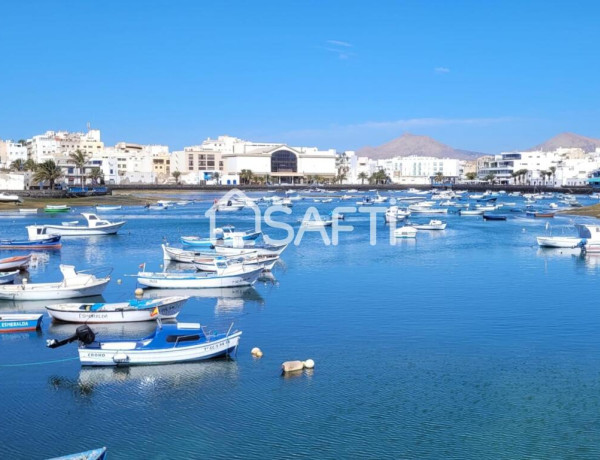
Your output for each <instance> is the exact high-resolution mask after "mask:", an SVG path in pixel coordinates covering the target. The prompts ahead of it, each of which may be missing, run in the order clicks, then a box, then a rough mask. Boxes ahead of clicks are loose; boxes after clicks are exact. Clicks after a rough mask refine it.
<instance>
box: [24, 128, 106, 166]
mask: <svg viewBox="0 0 600 460" xmlns="http://www.w3.org/2000/svg"><path fill="white" fill-rule="evenodd" d="M103 149H104V143H103V142H102V141H101V140H100V130H98V129H89V130H88V131H87V132H86V133H71V132H68V131H46V132H45V133H44V134H40V135H36V136H33V137H32V138H31V139H28V140H27V156H28V158H31V159H32V160H34V161H35V162H36V163H41V162H43V161H46V160H51V159H53V158H54V157H55V156H56V155H61V154H66V155H68V154H70V153H74V152H76V151H77V150H79V151H81V152H83V153H85V154H86V155H88V156H92V155H94V154H96V153H99V152H101V151H102V150H103Z"/></svg>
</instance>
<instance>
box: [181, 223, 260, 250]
mask: <svg viewBox="0 0 600 460" xmlns="http://www.w3.org/2000/svg"><path fill="white" fill-rule="evenodd" d="M261 234H262V232H256V231H253V230H246V231H242V232H236V231H235V227H233V226H232V225H228V226H225V227H223V228H216V229H215V235H214V236H213V237H212V238H201V237H199V236H182V237H180V239H181V242H182V243H183V244H185V245H187V246H196V247H204V248H208V247H212V246H215V245H217V244H219V243H225V242H229V243H233V242H235V241H239V242H240V243H241V244H243V242H244V241H246V242H248V241H254V240H256V239H257V238H258V237H259V236H260V235H261Z"/></svg>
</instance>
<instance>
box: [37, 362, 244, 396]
mask: <svg viewBox="0 0 600 460" xmlns="http://www.w3.org/2000/svg"><path fill="white" fill-rule="evenodd" d="M237 378H238V367H237V363H236V361H235V360H233V359H231V358H223V359H214V360H210V361H202V362H194V363H179V364H164V365H154V366H127V367H82V368H81V369H80V371H79V377H78V378H77V379H72V378H68V377H62V376H57V375H53V376H50V377H49V378H48V384H49V385H50V386H51V387H52V388H54V389H56V390H66V391H68V392H70V393H72V394H73V395H75V396H76V397H84V398H89V397H91V396H93V395H95V394H103V393H104V390H108V391H109V392H110V395H109V394H108V393H105V394H103V397H111V398H112V397H114V392H115V391H118V392H119V393H124V392H126V393H135V394H136V395H139V394H140V392H148V393H154V392H158V391H160V392H164V391H165V389H167V390H168V389H176V390H177V391H184V392H185V391H186V390H187V391H188V392H190V394H191V393H194V392H197V391H198V388H199V385H202V384H204V383H206V384H211V383H214V382H220V384H222V383H223V382H224V381H227V380H228V381H234V380H236V379H237ZM115 387H117V388H115Z"/></svg>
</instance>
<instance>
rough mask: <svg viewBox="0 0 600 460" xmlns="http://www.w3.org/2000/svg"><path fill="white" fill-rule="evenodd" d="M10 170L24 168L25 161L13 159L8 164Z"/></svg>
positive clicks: (21, 169)
mask: <svg viewBox="0 0 600 460" xmlns="http://www.w3.org/2000/svg"><path fill="white" fill-rule="evenodd" d="M10 169H11V170H12V171H23V169H25V162H24V161H23V160H21V159H18V160H15V161H13V162H12V163H11V164H10Z"/></svg>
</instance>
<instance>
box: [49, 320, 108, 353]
mask: <svg viewBox="0 0 600 460" xmlns="http://www.w3.org/2000/svg"><path fill="white" fill-rule="evenodd" d="M75 340H79V341H80V342H81V343H83V344H84V345H89V344H90V343H92V342H93V341H94V340H96V334H94V331H92V330H91V329H90V327H89V326H88V325H87V324H84V325H83V326H79V327H78V328H77V329H75V334H73V335H72V336H71V337H67V338H66V339H62V340H56V339H51V340H46V346H47V347H48V348H58V347H62V346H63V345H66V344H67V343H71V342H75Z"/></svg>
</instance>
